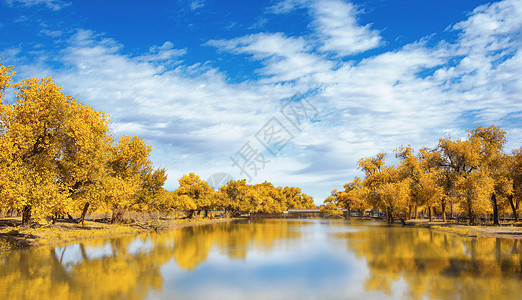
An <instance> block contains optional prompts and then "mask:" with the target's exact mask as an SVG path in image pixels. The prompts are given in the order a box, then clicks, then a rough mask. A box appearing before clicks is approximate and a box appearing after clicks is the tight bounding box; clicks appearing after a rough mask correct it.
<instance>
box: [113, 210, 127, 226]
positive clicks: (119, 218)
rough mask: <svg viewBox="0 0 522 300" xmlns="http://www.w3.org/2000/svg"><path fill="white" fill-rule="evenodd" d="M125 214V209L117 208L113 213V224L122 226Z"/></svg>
mask: <svg viewBox="0 0 522 300" xmlns="http://www.w3.org/2000/svg"><path fill="white" fill-rule="evenodd" d="M124 213H125V210H124V209H121V208H116V209H114V210H113V211H112V219H111V223H112V224H121V223H122V222H123V214H124Z"/></svg>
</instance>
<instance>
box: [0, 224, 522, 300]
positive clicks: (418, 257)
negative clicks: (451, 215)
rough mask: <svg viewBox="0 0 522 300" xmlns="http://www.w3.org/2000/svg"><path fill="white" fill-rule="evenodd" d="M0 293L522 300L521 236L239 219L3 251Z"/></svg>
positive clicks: (23, 296) (74, 296)
mask: <svg viewBox="0 0 522 300" xmlns="http://www.w3.org/2000/svg"><path fill="white" fill-rule="evenodd" d="M0 263H1V264H0V299H13V300H14V299H59V300H63V299H227V300H229V299H249V300H254V299H366V300H368V299H495V300H500V299H522V271H521V268H522V240H510V239H495V238H469V237H460V236H457V235H453V234H450V233H444V232H438V231H433V230H430V229H425V228H417V227H402V226H387V225H385V224H382V223H378V222H370V221H329V220H251V221H250V220H244V221H238V222H231V223H214V224H212V225H208V226H197V227H188V228H180V229H176V230H174V231H169V232H161V233H147V234H142V235H138V236H126V237H122V238H114V239H108V240H93V241H85V242H81V243H75V244H69V245H64V246H60V247H41V248H37V249H31V250H20V251H15V252H11V253H9V254H8V255H1V256H0Z"/></svg>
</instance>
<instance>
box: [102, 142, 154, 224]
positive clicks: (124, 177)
mask: <svg viewBox="0 0 522 300" xmlns="http://www.w3.org/2000/svg"><path fill="white" fill-rule="evenodd" d="M151 150H152V148H151V147H150V146H148V145H147V144H146V143H145V141H144V140H143V139H142V138H141V137H139V136H133V137H130V136H126V135H124V136H122V137H121V138H120V139H119V142H118V145H116V146H114V147H113V148H112V157H111V159H110V161H109V166H110V171H109V176H108V178H106V181H105V184H104V187H105V188H104V190H105V192H106V200H107V202H108V204H109V205H110V207H111V208H112V211H113V214H112V223H120V222H121V221H122V220H123V215H124V213H125V211H126V210H127V209H129V207H131V206H132V205H134V204H135V203H136V202H137V199H138V195H137V192H138V190H139V187H140V183H141V175H142V173H143V172H147V170H149V169H150V168H151V165H152V163H151V161H150V160H149V157H150V152H151Z"/></svg>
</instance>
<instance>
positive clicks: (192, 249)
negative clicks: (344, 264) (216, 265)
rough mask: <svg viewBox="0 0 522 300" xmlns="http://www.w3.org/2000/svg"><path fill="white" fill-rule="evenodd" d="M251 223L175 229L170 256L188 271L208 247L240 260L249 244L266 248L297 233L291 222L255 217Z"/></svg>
mask: <svg viewBox="0 0 522 300" xmlns="http://www.w3.org/2000/svg"><path fill="white" fill-rule="evenodd" d="M296 222H298V221H296ZM253 223H255V225H248V226H245V224H241V223H239V222H238V223H215V224H213V225H212V226H196V227H188V228H184V229H182V230H178V231H175V232H174V258H175V260H176V262H177V263H178V265H179V266H180V267H181V268H183V269H188V270H191V269H193V268H194V267H196V266H197V265H198V264H200V263H201V262H203V261H205V259H206V258H207V256H208V253H209V251H210V248H211V247H212V246H216V247H218V249H219V250H220V251H221V253H223V254H225V255H227V256H228V257H229V258H232V259H244V258H245V257H246V255H247V250H248V248H249V246H250V245H255V246H256V248H262V249H265V250H266V251H270V250H271V249H272V247H274V245H275V243H276V242H277V241H284V242H290V241H291V240H295V239H296V238H298V237H300V235H301V233H300V232H297V231H293V230H291V228H290V227H291V226H293V225H295V224H296V223H295V222H289V221H285V220H270V221H268V222H267V221H265V220H255V221H253ZM299 223H301V222H299Z"/></svg>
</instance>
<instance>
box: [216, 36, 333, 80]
mask: <svg viewBox="0 0 522 300" xmlns="http://www.w3.org/2000/svg"><path fill="white" fill-rule="evenodd" d="M207 45H209V46H214V47H217V48H219V49H221V50H225V51H229V52H232V53H236V54H251V55H252V57H253V58H254V59H257V60H263V61H264V62H265V65H266V66H265V68H263V69H261V70H259V72H260V73H261V74H263V75H266V76H269V77H271V78H270V81H271V82H281V81H292V80H296V79H300V80H303V79H304V78H310V76H313V75H314V74H317V73H321V72H326V71H329V70H330V69H331V68H332V64H331V63H330V62H329V61H327V60H324V59H323V58H321V57H320V56H318V55H316V54H312V53H310V51H309V50H310V47H309V45H307V42H306V41H305V40H304V39H303V38H294V37H287V36H285V35H284V34H283V33H272V34H269V33H259V34H251V35H247V36H244V37H240V38H236V39H232V40H227V41H224V40H212V41H209V42H208V43H207Z"/></svg>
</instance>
